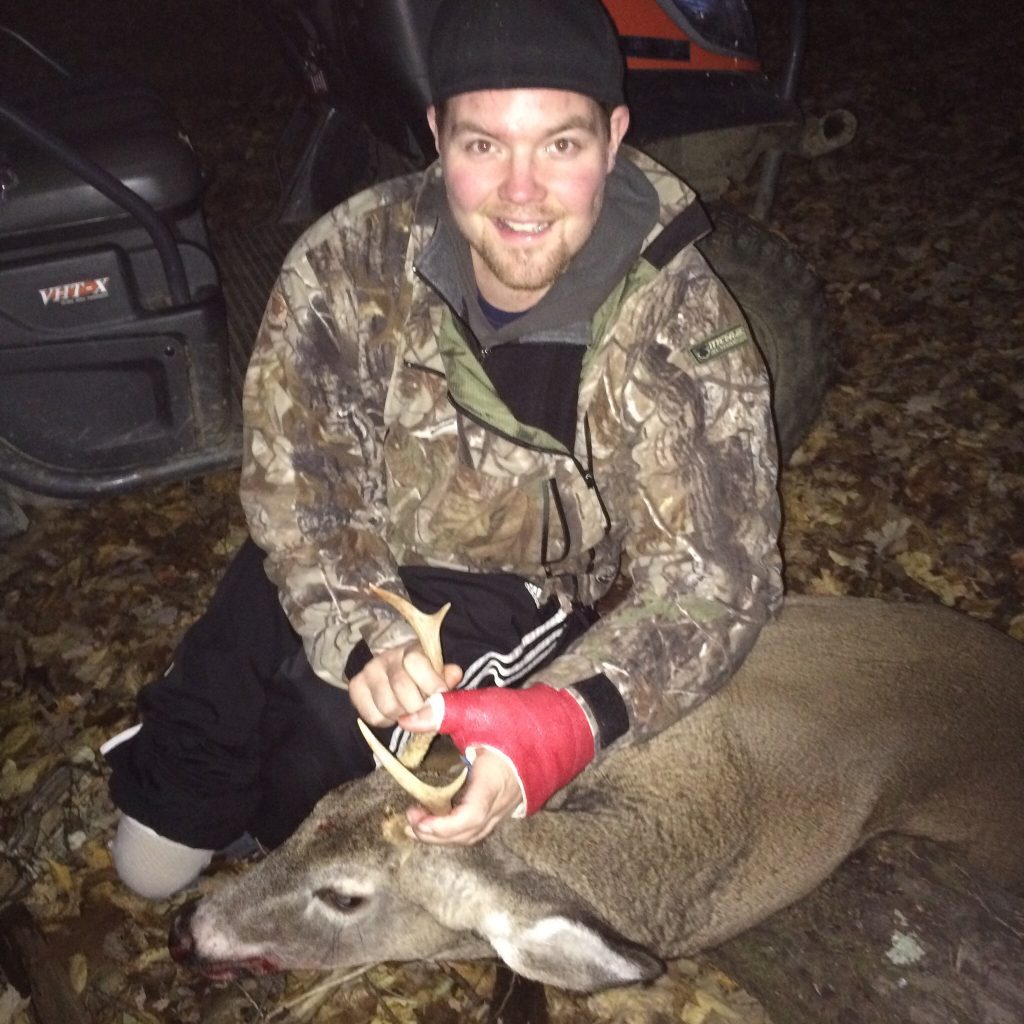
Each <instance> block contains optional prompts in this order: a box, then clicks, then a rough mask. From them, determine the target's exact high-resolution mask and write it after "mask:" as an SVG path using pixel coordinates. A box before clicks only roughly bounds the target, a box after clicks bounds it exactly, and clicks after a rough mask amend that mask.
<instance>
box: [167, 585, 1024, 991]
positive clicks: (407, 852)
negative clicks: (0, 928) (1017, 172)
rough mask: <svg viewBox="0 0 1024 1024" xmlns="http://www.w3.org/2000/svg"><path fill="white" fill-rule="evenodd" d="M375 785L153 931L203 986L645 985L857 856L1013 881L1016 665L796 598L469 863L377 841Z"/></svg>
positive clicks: (866, 610) (976, 642)
mask: <svg viewBox="0 0 1024 1024" xmlns="http://www.w3.org/2000/svg"><path fill="white" fill-rule="evenodd" d="M407 802H408V798H406V797H404V795H403V794H402V793H401V791H400V790H398V789H397V787H396V786H395V784H394V783H393V782H392V781H391V780H390V779H389V778H388V777H386V776H385V775H384V774H383V773H380V772H378V773H375V774H374V775H373V776H370V777H369V778H367V779H364V780H361V781H360V782H357V783H353V784H350V785H348V786H345V787H343V788H342V789H340V790H338V791H336V792H334V793H332V794H330V795H329V796H327V797H325V798H324V799H323V800H322V801H321V802H320V804H318V806H317V808H316V809H315V810H314V812H313V814H312V815H311V816H310V818H309V820H307V821H306V822H305V824H304V825H303V826H302V828H301V829H300V830H299V832H298V833H296V835H295V836H293V837H292V838H291V839H290V840H289V841H288V842H287V843H286V844H285V845H284V846H283V847H282V848H281V849H280V850H278V851H276V852H275V853H273V854H271V855H270V856H269V857H268V858H267V859H266V860H265V861H263V862H262V863H260V864H258V865H257V866H255V867H254V868H253V869H252V870H251V871H250V872H248V873H247V874H246V875H244V876H242V877H240V878H238V879H236V880H233V881H231V882H229V883H228V884H227V885H225V886H224V887H223V888H220V889H219V890H217V891H215V892H213V893H211V894H210V895H208V896H206V897H205V898H204V899H202V900H201V901H200V902H199V904H198V905H197V906H194V907H193V908H191V909H190V910H189V911H188V912H187V913H184V914H183V915H182V916H181V917H180V918H179V919H178V921H177V922H176V924H175V926H174V928H173V929H172V939H171V945H172V951H173V952H174V953H175V955H176V956H177V957H178V958H179V959H189V960H191V961H193V962H197V963H199V964H202V965H204V966H205V967H206V968H207V969H208V970H210V971H212V972H213V973H218V972H229V971H231V970H234V969H235V968H236V967H238V966H241V965H244V966H248V967H254V968H256V969H263V970H267V969H288V968H307V967H324V968H327V967H339V966H349V965H351V966H355V965H358V964H366V963H376V962H379V961H386V960H410V959H416V960H439V959H465V958H471V957H492V956H499V957H500V958H501V959H503V960H504V961H505V962H506V963H508V964H509V966H511V967H512V968H513V969H514V970H515V971H517V972H518V973H520V974H522V975H525V976H526V977H529V978H534V979H537V980H540V981H543V982H546V983H550V984H554V985H557V986H560V987H563V988H569V989H578V990H590V989H595V988H600V987H603V986H606V985H614V984H624V983H628V982H631V981H637V980H643V979H646V978H650V977H653V976H655V975H656V974H657V973H659V971H660V970H661V961H662V960H663V959H664V958H672V957H676V956H681V955H684V954H689V953H693V952H695V951H697V950H700V949H703V948H707V947H710V946H713V945H716V944H717V943H720V942H722V941H723V940H725V939H727V938H729V937H731V936H733V935H735V934H737V933H739V932H741V931H743V930H744V929H746V928H748V927H751V926H753V925H754V924H756V923H757V922H759V921H761V920H763V919H764V918H765V917H767V916H768V915H769V914H771V913H772V912H773V911H775V910H778V909H780V908H781V907H783V906H785V905H787V904H789V903H791V902H792V901H794V900H796V899H798V898H799V897H801V896H802V895H804V894H806V893H807V892H809V891H810V890H811V889H812V888H814V887H815V886H816V885H817V884H818V883H819V882H821V881H822V880H823V879H824V878H826V877H827V876H828V875H829V874H830V873H831V872H832V871H833V869H834V868H836V867H837V866H838V865H839V864H840V863H841V862H842V861H843V860H844V859H845V858H846V857H847V856H848V855H849V854H850V853H851V852H852V851H853V850H855V849H856V848H857V847H859V846H860V845H862V844H863V843H865V842H866V841H867V840H869V839H870V838H871V837H873V836H875V835H878V834H881V833H883V832H890V831H897V832H904V833H908V834H912V835H919V836H926V837H930V838H932V839H935V840H938V841H940V842H947V843H951V844H954V845H956V846H957V847H959V848H960V849H961V850H962V851H963V853H964V854H965V856H966V857H967V858H969V859H970V860H971V861H972V862H973V863H974V864H975V865H977V866H978V867H979V868H980V869H982V870H983V871H984V872H986V873H988V874H989V875H991V876H992V877H994V878H995V879H996V880H997V881H1000V882H1002V883H1003V884H1005V885H1008V886H1019V885H1021V884H1024V649H1022V647H1021V645H1020V644H1018V643H1016V642H1014V641H1013V640H1011V639H1009V638H1007V637H1006V636H1004V635H1002V634H1000V633H998V632H996V631H995V630H993V629H991V628H990V627H987V626H985V625H982V624H980V623H977V622H974V621H972V620H970V619H969V618H967V617H966V616H963V615H959V614H956V613H953V612H949V611H946V610H944V609H939V608H933V607H925V606H916V605H906V604H891V603H884V602H881V601H874V600H867V599H855V598H792V599H790V600H789V601H787V604H786V608H785V610H784V612H783V614H782V616H781V618H780V620H779V622H778V623H775V624H773V625H771V626H770V627H768V628H766V629H765V631H764V632H763V633H762V638H761V639H760V640H759V642H758V644H757V646H756V648H755V650H754V652H753V653H752V654H751V655H750V657H749V658H748V659H747V661H746V663H745V664H744V666H743V667H742V668H741V669H740V671H739V672H738V673H737V674H736V676H735V677H734V678H733V680H732V681H731V682H730V683H729V684H728V685H727V686H726V688H725V689H724V690H723V691H722V692H721V693H720V694H718V695H717V696H716V697H714V698H712V699H711V700H709V701H708V702H707V703H705V704H704V705H703V706H702V707H700V708H699V709H698V710H697V711H696V712H694V713H693V714H692V715H690V716H688V717H687V718H685V719H683V720H681V721H680V722H678V723H677V724H676V725H675V726H673V727H672V728H670V729H668V730H666V731H665V732H664V733H663V734H662V735H660V736H659V737H657V738H656V739H654V740H652V741H651V742H649V743H646V744H643V745H640V746H637V747H632V748H628V749H624V750H621V751H616V752H612V753H611V754H609V755H608V756H607V757H606V758H605V759H604V760H603V761H601V762H600V763H599V764H597V765H595V766H594V767H592V768H591V769H590V770H588V771H586V772H585V773H584V774H583V775H582V776H580V777H579V778H578V779H576V780H575V782H573V783H572V784H571V785H570V786H569V787H567V788H566V789H565V790H564V791H562V792H561V793H560V794H558V795H557V796H556V798H555V799H554V800H553V801H552V802H551V803H550V804H549V806H548V807H547V808H546V809H545V810H543V811H541V812H540V813H538V814H536V815H534V816H533V817H531V818H528V819H525V820H522V821H510V822H507V823H506V824H505V825H504V826H503V827H502V828H500V829H499V830H498V831H497V832H496V834H495V835H493V836H492V837H490V838H489V839H488V840H486V841H485V842H484V843H482V844H480V845H479V846H476V847H471V848H468V849H462V848H453V847H435V846H428V845H424V844H419V843H415V842H413V841H411V840H407V839H405V838H404V836H402V835H401V831H400V829H395V828H394V827H393V825H389V824H388V823H389V822H390V821H393V819H392V817H391V816H392V815H393V814H394V813H395V812H396V811H401V809H402V808H403V807H404V806H405V804H406V803H407Z"/></svg>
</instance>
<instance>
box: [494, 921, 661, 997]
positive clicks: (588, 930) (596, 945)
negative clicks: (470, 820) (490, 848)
mask: <svg viewBox="0 0 1024 1024" xmlns="http://www.w3.org/2000/svg"><path fill="white" fill-rule="evenodd" d="M477 930H478V931H479V933H480V934H481V935H482V936H483V937H484V938H485V939H487V941H488V942H489V943H490V944H491V946H492V947H493V949H494V952H495V953H497V954H498V956H499V957H501V959H502V960H503V961H504V962H505V963H506V964H508V966H509V967H511V968H512V970H513V971H515V972H516V973H517V974H521V975H522V976H523V977H524V978H531V979H533V980H534V981H540V982H543V983H544V984H545V985H554V986H555V987H556V988H561V989H566V990H568V991H573V992H594V991H596V990H597V989H601V988H609V987H610V986H613V985H630V984H633V983H635V982H638V981H650V980H651V979H652V978H657V977H658V976H659V975H660V974H663V973H664V971H665V965H664V964H663V963H662V962H661V961H660V960H659V959H658V958H657V957H655V956H652V955H651V954H650V953H648V952H647V951H646V950H645V949H643V948H641V947H640V946H637V945H635V944H634V943H632V942H629V941H628V940H627V939H624V938H623V937H622V936H621V935H618V934H617V933H616V932H614V931H613V930H612V929H611V928H609V927H608V926H607V925H605V924H604V923H603V922H599V921H595V920H593V919H590V920H588V919H587V918H586V917H585V916H583V915H579V914H575V913H573V912H568V913H550V914H544V915H541V916H538V917H535V918H533V919H526V920H524V919H522V918H520V917H518V916H513V915H511V914H508V913H505V912H503V911H496V912H492V913H489V914H487V915H486V916H485V918H484V920H483V922H482V924H481V925H480V926H479V927H478V929H477Z"/></svg>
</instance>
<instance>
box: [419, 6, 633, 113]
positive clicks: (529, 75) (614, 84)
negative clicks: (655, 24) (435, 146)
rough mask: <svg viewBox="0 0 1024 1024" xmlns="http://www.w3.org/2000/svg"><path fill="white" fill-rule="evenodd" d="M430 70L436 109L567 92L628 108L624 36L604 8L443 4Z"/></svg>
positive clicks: (430, 52) (429, 57) (432, 44)
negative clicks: (490, 94)
mask: <svg viewBox="0 0 1024 1024" xmlns="http://www.w3.org/2000/svg"><path fill="white" fill-rule="evenodd" d="M427 66H428V67H427V70H428V76H429V81H430V97H431V102H432V103H435V104H438V103H442V102H443V101H444V100H446V99H448V98H449V97H451V96H455V95H458V94H459V93H463V92H475V91H476V90H478V89H566V90H568V91H570V92H578V93H582V94H583V95H584V96H591V97H593V98H594V99H595V100H597V101H598V103H602V104H607V105H608V106H612V107H615V106H618V105H619V104H621V103H624V102H625V99H624V96H623V91H622V76H623V61H622V53H621V51H620V50H619V42H618V36H617V35H616V32H615V26H614V24H613V23H612V20H611V18H610V17H609V16H608V13H607V12H606V11H605V9H604V7H603V6H602V5H601V3H600V0H443V2H442V3H441V5H440V7H439V8H438V12H437V16H436V18H435V20H434V25H433V29H432V31H431V35H430V46H429V49H428V54H427Z"/></svg>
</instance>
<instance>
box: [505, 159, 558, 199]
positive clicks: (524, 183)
mask: <svg viewBox="0 0 1024 1024" xmlns="http://www.w3.org/2000/svg"><path fill="white" fill-rule="evenodd" d="M499 194H500V196H501V198H502V199H504V200H506V201H508V202H511V203H536V202H539V201H540V200H542V199H543V198H544V197H545V196H546V195H547V189H546V188H545V187H544V185H543V182H542V181H541V180H540V177H539V175H538V173H537V166H536V163H535V161H534V159H533V156H532V154H527V153H514V154H513V155H512V157H511V158H510V159H509V162H508V168H507V173H506V175H505V180H504V181H503V182H502V183H501V188H500V189H499Z"/></svg>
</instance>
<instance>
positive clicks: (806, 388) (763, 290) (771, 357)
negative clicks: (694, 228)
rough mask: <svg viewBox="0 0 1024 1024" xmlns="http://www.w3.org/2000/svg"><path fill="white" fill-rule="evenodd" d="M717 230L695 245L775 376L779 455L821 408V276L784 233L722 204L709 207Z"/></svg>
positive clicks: (829, 362) (830, 345)
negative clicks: (728, 293)
mask: <svg viewBox="0 0 1024 1024" xmlns="http://www.w3.org/2000/svg"><path fill="white" fill-rule="evenodd" d="M708 213H709V214H710V216H711V219H712V221H713V222H714V225H715V230H714V231H713V232H712V233H711V234H710V235H708V236H707V238H705V239H703V240H702V241H700V242H698V243H697V248H698V249H700V251H701V253H703V255H704V258H705V259H706V260H707V261H708V263H710V264H711V266H712V268H713V269H714V270H715V273H717V274H718V276H719V277H720V278H721V279H722V280H723V281H724V282H725V285H726V286H727V287H728V289H729V291H731V292H732V294H733V297H734V298H735V299H736V301H737V302H738V303H739V305H740V308H741V309H742V310H743V312H744V314H745V316H746V317H747V321H748V323H749V324H750V329H751V330H752V331H753V332H754V339H755V340H756V342H757V344H758V347H759V348H760V349H761V354H762V355H763V356H764V359H765V362H766V363H767V364H768V373H769V376H770V377H771V381H772V407H773V411H774V415H775V427H776V430H777V432H778V437H779V447H780V449H781V453H782V461H783V462H788V461H789V458H790V456H791V455H792V454H793V452H794V450H795V449H796V447H797V446H798V445H799V444H800V442H801V441H802V440H803V439H804V437H805V436H806V434H807V432H808V430H810V428H811V425H812V424H813V423H814V421H815V419H817V417H818V413H819V412H820V411H821V403H822V400H823V398H824V396H825V391H826V389H827V388H828V385H829V383H830V382H831V379H832V376H833V374H834V372H835V367H836V350H835V344H834V342H833V339H832V337H831V335H830V333H829V330H828V322H827V314H826V309H825V296H824V291H823V288H822V285H821V281H820V280H819V279H818V277H817V276H816V275H815V274H814V272H813V271H812V270H811V268H810V266H809V265H808V264H807V262H806V261H805V260H804V259H803V258H802V257H801V256H800V255H799V254H798V253H797V252H796V250H794V249H793V247H792V246H791V245H790V244H789V243H788V242H787V241H786V240H785V239H784V238H782V237H780V236H779V235H776V234H774V233H773V232H771V231H769V230H768V228H766V227H765V226H764V225H762V224H759V223H757V222H756V221H753V220H751V219H750V218H749V217H745V216H743V215H742V214H740V213H737V212H736V211H735V210H731V209H729V208H727V207H723V206H718V205H712V206H709V208H708Z"/></svg>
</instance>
